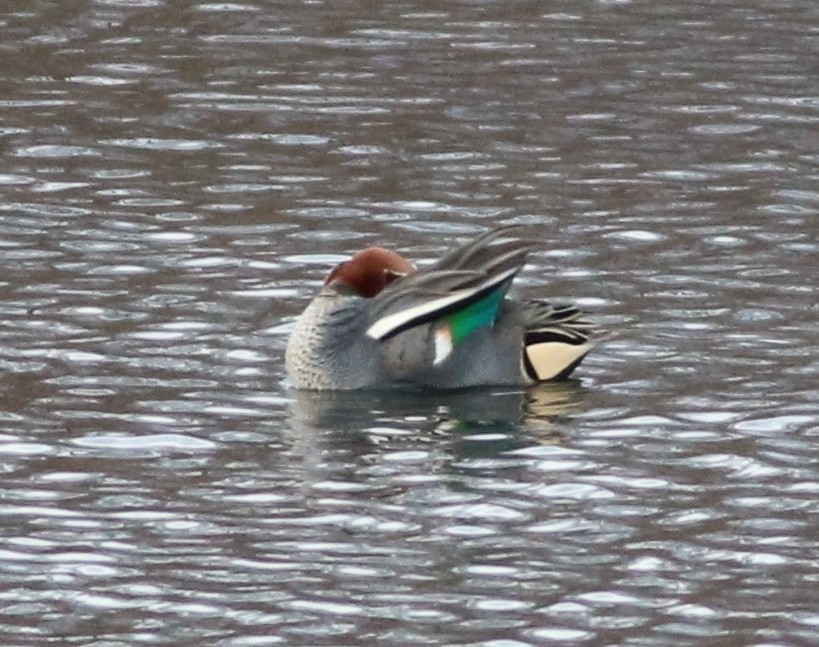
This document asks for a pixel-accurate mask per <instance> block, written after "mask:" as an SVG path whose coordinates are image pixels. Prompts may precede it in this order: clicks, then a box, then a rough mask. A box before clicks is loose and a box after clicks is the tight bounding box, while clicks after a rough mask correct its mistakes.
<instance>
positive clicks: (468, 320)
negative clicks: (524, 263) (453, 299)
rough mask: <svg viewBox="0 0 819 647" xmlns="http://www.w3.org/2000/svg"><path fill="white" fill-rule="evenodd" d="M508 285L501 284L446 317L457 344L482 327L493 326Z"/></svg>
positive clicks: (453, 341)
mask: <svg viewBox="0 0 819 647" xmlns="http://www.w3.org/2000/svg"><path fill="white" fill-rule="evenodd" d="M506 288H507V285H505V284H501V285H499V286H498V287H497V288H496V289H494V290H492V291H491V292H490V293H489V294H487V295H486V296H484V297H482V298H480V299H478V300H477V301H475V302H474V303H470V304H469V305H468V306H466V307H465V308H461V309H460V310H457V311H455V312H453V313H451V314H450V315H448V316H447V317H446V319H445V321H446V323H447V325H448V326H449V333H450V335H451V338H452V345H453V346H455V345H457V344H458V343H460V342H462V341H463V340H464V339H466V338H467V337H469V336H470V335H471V334H472V333H474V332H475V331H476V330H479V329H480V328H491V327H492V325H493V324H494V323H495V319H496V318H497V316H498V310H499V309H500V304H501V302H502V301H503V296H504V294H505V293H506Z"/></svg>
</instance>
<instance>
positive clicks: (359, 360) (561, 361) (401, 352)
mask: <svg viewBox="0 0 819 647" xmlns="http://www.w3.org/2000/svg"><path fill="white" fill-rule="evenodd" d="M517 229H518V228H515V227H505V228H501V229H497V230H494V231H491V232H489V233H487V234H484V235H483V236H480V237H479V238H477V239H476V240H474V241H472V242H471V243H468V244H467V245H464V246H463V247H460V248H457V249H456V250H454V251H453V252H451V253H450V254H448V255H446V256H444V257H443V258H442V259H440V260H439V261H438V262H436V263H434V264H433V265H430V266H428V267H424V268H423V269H421V270H417V271H416V270H415V268H414V267H413V266H412V265H411V264H410V263H409V262H407V261H406V260H404V259H403V258H402V257H401V256H399V255H398V254H395V253H394V252H391V251H388V250H384V249H381V248H368V249H366V250H364V251H362V252H359V253H358V254H356V255H355V256H354V257H353V258H352V259H351V260H350V261H347V262H346V263H342V264H341V265H339V266H337V267H336V268H335V269H334V270H333V271H332V272H331V273H330V276H329V277H328V278H327V280H326V281H325V284H324V286H323V287H322V289H321V291H320V292H319V294H318V295H317V296H316V297H315V298H314V299H313V301H312V302H311V303H310V305H308V307H307V309H306V310H305V311H304V312H303V313H302V314H301V315H300V316H299V318H298V319H297V320H296V323H295V327H294V329H293V332H292V334H291V335H290V339H289V340H288V344H287V351H286V354H285V364H286V368H287V373H288V376H289V377H290V380H291V381H292V383H293V386H295V387H296V388H303V389H325V390H343V389H363V388H382V387H393V386H401V385H411V386H416V387H420V388H436V389H456V388H463V387H469V386H482V385H483V386H487V385H520V386H524V385H531V384H534V383H536V382H541V381H545V380H553V379H560V378H564V377H567V376H568V375H569V374H570V373H571V372H572V370H573V369H574V368H575V367H576V366H577V365H578V364H579V363H580V361H581V360H582V359H583V357H585V355H586V353H588V352H589V351H590V350H591V349H592V347H593V346H594V345H595V344H596V343H597V341H598V340H599V336H600V335H599V333H598V332H597V330H596V329H595V328H594V326H592V325H591V324H589V323H587V322H584V321H582V320H581V318H580V317H581V314H582V313H581V312H580V311H579V310H578V309H577V308H575V307H574V306H570V305H563V306H554V305H551V304H549V303H547V302H545V301H514V300H512V299H510V298H508V297H507V296H506V292H507V290H508V289H509V286H510V284H511V282H512V279H513V278H514V276H515V275H516V274H517V273H518V271H519V270H520V269H521V267H522V266H523V264H524V262H525V260H526V255H527V253H528V251H529V249H530V248H531V245H530V244H529V243H524V242H521V241H516V240H513V241H507V242H502V240H501V239H503V238H504V237H508V236H510V235H512V234H514V232H515V231H516V230H517Z"/></svg>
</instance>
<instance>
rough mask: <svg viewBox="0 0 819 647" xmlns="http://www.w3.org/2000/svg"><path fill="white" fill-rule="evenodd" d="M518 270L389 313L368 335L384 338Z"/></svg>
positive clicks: (503, 279)
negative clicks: (472, 286) (415, 320)
mask: <svg viewBox="0 0 819 647" xmlns="http://www.w3.org/2000/svg"><path fill="white" fill-rule="evenodd" d="M517 271H518V268H517V267H513V268H512V269H510V270H507V271H506V272H504V273H503V274H499V275H498V276H496V277H493V278H492V279H491V280H490V281H486V282H484V283H481V284H480V285H478V286H476V287H474V288H470V289H467V290H458V291H457V292H454V293H452V294H449V295H447V296H445V297H440V298H438V299H433V300H432V301H427V302H426V303H421V304H419V305H417V306H413V307H412V308H407V309H406V310H401V311H400V312H396V313H394V314H391V315H387V316H386V317H381V318H380V319H379V320H378V321H376V322H375V323H374V324H373V325H372V326H370V327H369V328H367V336H368V337H371V338H372V339H375V340H380V339H383V338H384V337H386V336H387V335H389V334H390V333H391V332H392V331H393V330H395V329H396V328H400V327H401V326H403V325H404V324H405V323H407V322H408V321H412V320H413V319H419V318H421V317H423V316H424V315H428V314H431V313H433V312H435V311H436V310H443V309H444V308H447V307H449V306H451V305H453V304H455V303H458V302H460V301H466V300H467V299H469V297H471V296H473V295H475V294H477V293H478V292H480V291H481V290H485V289H486V288H489V287H492V286H494V285H498V284H500V283H503V282H504V281H505V280H506V279H508V278H509V277H510V276H512V275H513V274H514V273H515V272H517Z"/></svg>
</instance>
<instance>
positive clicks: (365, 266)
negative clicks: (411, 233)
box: [324, 247, 415, 299]
mask: <svg viewBox="0 0 819 647" xmlns="http://www.w3.org/2000/svg"><path fill="white" fill-rule="evenodd" d="M414 271H415V267H414V266H413V265H412V263H410V262H409V261H408V260H406V259H405V258H404V257H403V256H401V255H400V254H396V253H395V252H393V251H391V250H389V249H384V248H383V247H368V248H367V249H364V250H362V251H360V252H358V253H357V254H356V255H355V256H353V257H352V258H351V259H350V260H349V261H344V262H343V263H339V264H338V265H336V266H335V268H333V270H332V271H331V272H330V274H329V275H328V276H327V279H326V280H325V281H324V285H325V286H328V287H331V288H333V289H334V290H336V291H337V292H340V293H342V294H349V295H357V296H360V297H363V298H365V299H371V298H373V297H374V296H375V295H377V294H378V293H379V292H381V290H383V289H384V288H385V287H387V286H388V285H389V284H390V283H392V282H393V281H395V280H396V279H399V278H401V277H402V276H406V275H407V274H411V273H412V272H414Z"/></svg>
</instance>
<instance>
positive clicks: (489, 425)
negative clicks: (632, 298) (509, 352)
mask: <svg viewBox="0 0 819 647" xmlns="http://www.w3.org/2000/svg"><path fill="white" fill-rule="evenodd" d="M583 392H584V390H583V387H582V385H581V384H580V382H579V381H573V380H570V381H565V382H560V383H551V384H548V383H547V384H542V385H539V386H537V387H534V388H529V389H525V390H524V389H515V388H512V389H498V388H494V389H469V390H462V391H452V392H449V393H441V392H436V393H426V392H417V391H398V390H392V391H370V392H365V391H349V392H345V391H336V392H328V391H323V392H314V391H298V392H293V397H294V400H293V401H292V404H291V412H290V413H291V430H292V431H293V432H294V433H296V434H297V435H298V436H300V439H298V440H297V441H296V444H297V445H301V446H302V447H303V448H304V446H305V443H307V444H312V443H314V442H319V443H320V444H321V445H322V448H324V449H327V448H328V446H327V443H329V444H330V445H331V446H334V447H336V448H340V447H341V446H343V447H345V448H346V449H348V450H352V451H354V452H357V453H360V452H363V451H370V450H372V449H373V448H374V446H377V445H384V444H390V445H391V446H392V447H393V449H394V448H395V446H400V445H406V444H409V443H408V440H409V439H411V441H412V443H413V444H415V443H424V442H429V443H435V442H441V440H442V437H445V438H447V439H448V440H449V441H450V442H453V443H454V444H455V445H456V449H455V452H456V453H457V454H462V455H468V456H470V457H474V456H475V455H476V454H483V455H495V456H497V455H498V454H500V453H503V452H505V451H509V450H512V449H516V448H521V447H525V446H531V445H533V444H538V443H540V444H543V443H559V442H562V439H563V435H562V433H561V427H562V424H561V423H562V422H563V421H564V420H565V419H566V416H567V415H568V414H569V413H571V412H572V411H575V410H577V409H578V407H579V405H580V403H581V400H582V397H583ZM319 438H321V439H322V440H319ZM314 449H317V450H320V448H318V447H314Z"/></svg>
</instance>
